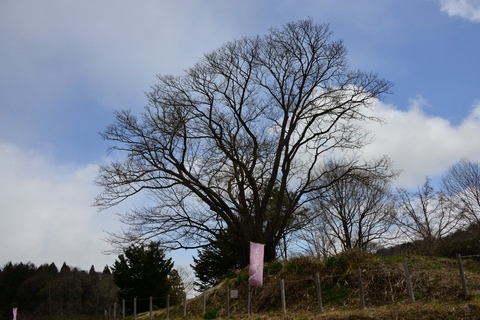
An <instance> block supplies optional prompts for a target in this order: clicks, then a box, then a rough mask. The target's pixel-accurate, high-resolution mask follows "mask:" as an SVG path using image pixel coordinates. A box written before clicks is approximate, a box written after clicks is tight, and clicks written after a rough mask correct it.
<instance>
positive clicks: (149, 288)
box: [112, 242, 173, 312]
mask: <svg viewBox="0 0 480 320" xmlns="http://www.w3.org/2000/svg"><path fill="white" fill-rule="evenodd" d="M172 268H173V262H172V258H169V259H166V257H165V250H164V249H162V248H161V247H160V243H159V242H150V243H149V244H148V245H146V246H145V245H140V246H135V245H131V246H129V247H128V248H127V249H126V250H124V253H123V254H120V255H119V256H118V260H116V261H115V263H114V264H113V267H112V274H113V279H114V282H115V284H116V285H117V286H118V288H119V292H118V298H119V300H122V299H125V300H133V299H134V298H137V312H142V311H147V310H148V309H149V301H148V298H149V297H155V298H165V297H166V296H167V294H168V293H169V291H170V282H169V280H168V275H169V274H170V271H171V270H172ZM164 301H166V300H165V299H162V303H160V305H159V307H163V306H165V303H164Z"/></svg>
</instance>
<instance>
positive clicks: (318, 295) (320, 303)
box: [315, 273, 323, 312]
mask: <svg viewBox="0 0 480 320" xmlns="http://www.w3.org/2000/svg"><path fill="white" fill-rule="evenodd" d="M315 282H316V283H317V299H318V309H320V312H323V302H322V287H321V284H320V275H319V274H318V273H316V274H315Z"/></svg>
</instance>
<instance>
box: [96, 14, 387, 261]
mask: <svg viewBox="0 0 480 320" xmlns="http://www.w3.org/2000/svg"><path fill="white" fill-rule="evenodd" d="M390 87H391V83H390V82H388V81H386V80H383V79H380V78H379V77H378V76H377V75H375V74H373V73H369V72H363V71H357V70H351V69H350V68H349V66H348V62H347V50H346V48H345V46H344V44H343V42H342V41H340V40H333V39H332V32H331V31H330V28H329V26H328V25H327V24H316V23H314V22H313V21H312V20H311V19H310V20H302V21H298V22H292V23H288V24H286V25H284V26H283V27H280V28H271V29H270V31H269V33H267V34H266V35H264V36H255V37H245V38H242V39H238V40H233V41H231V42H228V43H226V44H224V45H223V46H221V47H220V48H218V49H217V50H214V51H213V52H211V53H209V54H206V55H205V56H204V57H203V58H202V59H200V60H199V61H198V62H197V63H196V64H195V65H194V66H193V67H190V68H188V69H187V70H186V71H185V74H183V75H181V76H173V75H159V76H158V83H157V84H156V85H154V86H153V87H152V91H151V92H150V93H148V94H147V97H148V104H147V106H146V107H145V109H144V110H143V112H141V113H140V114H139V115H137V114H135V113H134V112H132V111H128V110H123V111H117V112H116V120H115V122H114V123H113V124H112V125H110V126H108V127H107V129H106V130H105V132H104V133H103V134H102V137H103V138H104V139H105V140H107V141H110V142H111V143H112V144H111V146H110V151H116V154H118V155H119V158H118V159H116V160H113V161H112V162H111V163H110V164H108V165H105V166H102V167H101V168H100V172H99V174H98V176H97V179H96V183H97V184H98V185H99V186H101V187H102V188H103V192H102V193H101V194H99V195H98V197H97V198H96V201H95V204H96V205H97V206H99V207H100V208H109V207H112V206H115V205H117V204H119V203H120V202H122V201H123V200H125V199H127V198H130V197H132V196H134V195H136V194H140V193H147V194H148V195H149V197H150V199H153V202H152V204H151V205H146V206H144V207H137V208H135V209H132V210H131V211H129V212H127V213H124V214H123V215H121V219H122V221H123V222H125V223H126V224H127V225H128V226H129V227H130V228H128V229H127V230H126V231H124V232H122V233H114V234H112V237H111V240H112V241H113V242H115V241H120V242H132V241H144V240H145V239H149V238H157V239H159V240H160V241H161V243H162V245H165V246H166V247H168V248H172V249H178V248H189V249H192V248H201V247H205V246H207V245H209V244H210V243H211V242H212V241H222V238H224V237H230V236H232V237H233V239H234V240H235V241H234V243H235V245H234V246H231V247H230V250H232V251H233V252H235V253H236V254H237V255H238V256H239V257H240V259H241V261H242V264H243V265H246V264H248V252H249V241H255V242H260V243H267V242H270V243H271V246H272V248H275V247H276V246H277V245H278V243H279V242H280V240H281V239H282V237H284V236H285V234H286V233H288V232H289V228H290V226H291V224H292V221H294V220H297V219H296V218H297V216H298V215H300V214H302V212H304V210H303V208H302V207H303V206H304V205H305V202H306V201H308V199H309V195H310V194H312V193H314V192H316V191H318V190H319V189H321V188H324V187H325V186H324V185H322V184H321V183H319V181H321V180H320V178H321V172H322V170H321V167H322V164H323V162H324V160H325V158H328V157H333V156H334V154H335V155H336V156H342V155H343V154H344V153H345V152H347V151H348V152H349V154H350V155H352V154H355V150H358V149H360V148H361V147H363V146H364V145H365V144H366V143H368V142H369V138H368V132H366V131H365V130H364V129H363V125H362V124H363V123H364V122H365V121H376V120H379V119H377V118H376V117H375V116H372V114H373V113H371V112H370V111H369V109H371V108H372V107H373V103H374V101H375V99H377V98H381V96H382V95H383V94H385V93H388V92H389V89H390ZM347 160H348V161H346V165H345V172H349V171H350V170H352V169H354V168H358V167H360V166H361V167H362V168H363V169H364V170H369V169H372V170H374V168H375V164H368V163H367V164H365V163H363V164H362V163H360V162H359V161H358V158H356V157H355V156H350V157H348V159H347ZM370 165H372V167H370ZM274 197H277V198H276V202H275V205H274V206H272V205H271V204H272V199H273V198H274ZM226 230H228V231H226ZM225 243H228V239H225ZM269 257H270V260H271V259H273V258H275V255H273V256H269Z"/></svg>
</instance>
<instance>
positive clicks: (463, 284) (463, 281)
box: [457, 254, 468, 299]
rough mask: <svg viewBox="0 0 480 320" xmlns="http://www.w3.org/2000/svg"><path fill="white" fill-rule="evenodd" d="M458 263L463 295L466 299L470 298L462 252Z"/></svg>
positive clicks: (458, 257)
mask: <svg viewBox="0 0 480 320" xmlns="http://www.w3.org/2000/svg"><path fill="white" fill-rule="evenodd" d="M457 263H458V271H459V273H460V279H461V280H462V288H463V296H464V298H465V299H468V288H467V279H466V278H465V273H464V272H463V263H462V256H461V255H460V254H459V255H458V256H457Z"/></svg>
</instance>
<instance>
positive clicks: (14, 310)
mask: <svg viewBox="0 0 480 320" xmlns="http://www.w3.org/2000/svg"><path fill="white" fill-rule="evenodd" d="M13 320H17V308H13Z"/></svg>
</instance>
